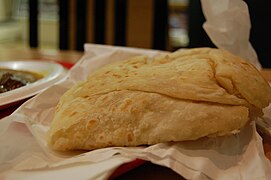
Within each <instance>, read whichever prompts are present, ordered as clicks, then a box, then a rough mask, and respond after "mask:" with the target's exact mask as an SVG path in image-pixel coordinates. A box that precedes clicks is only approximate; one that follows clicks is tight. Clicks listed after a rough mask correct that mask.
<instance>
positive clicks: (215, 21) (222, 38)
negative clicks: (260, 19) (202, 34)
mask: <svg viewBox="0 0 271 180" xmlns="http://www.w3.org/2000/svg"><path fill="white" fill-rule="evenodd" d="M201 4H202V10H203V14H204V16H205V18H206V22H205V23H204V24H203V28H204V29H205V31H206V33H207V34H208V36H209V37H210V39H211V40H212V42H213V43H214V44H215V45H216V46H217V47H218V48H220V49H226V50H228V51H230V52H232V53H233V54H236V55H238V56H240V57H242V58H244V59H246V60H247V61H249V62H250V63H251V64H253V65H254V66H255V67H257V68H258V69H261V64H260V63H259V61H258V57H257V54H256V52H255V50H254V49H253V47H252V45H251V43H250V42H249V35H250V28H251V23H250V17H249V11H248V7H247V4H246V3H245V2H244V1H243V0H201Z"/></svg>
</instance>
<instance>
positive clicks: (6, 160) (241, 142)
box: [0, 45, 271, 179]
mask: <svg viewBox="0 0 271 180" xmlns="http://www.w3.org/2000/svg"><path fill="white" fill-rule="evenodd" d="M85 49H86V51H85V55H84V56H83V57H82V59H81V60H80V61H79V62H78V63H77V64H76V65H75V66H74V67H73V68H72V69H71V71H70V73H69V78H68V79H67V80H66V81H64V82H62V83H60V84H57V85H54V86H52V87H50V88H48V89H47V90H45V91H44V92H42V93H41V94H39V95H38V96H36V97H34V98H32V99H30V100H29V101H27V102H26V103H24V104H23V105H22V106H21V107H20V108H19V109H18V110H17V111H16V112H14V113H13V114H12V115H11V116H9V117H7V118H5V119H3V120H1V121H0V133H1V134H0V142H1V143H0V179H22V178H25V179H106V178H107V177H109V176H110V174H111V173H112V172H113V171H114V170H115V169H116V168H117V167H118V166H119V165H121V164H123V163H126V162H130V161H133V160H135V159H137V158H139V159H144V160H148V161H151V162H153V163H155V164H159V165H162V166H166V167H169V168H171V169H173V170H174V171H175V172H177V173H179V174H180V175H182V176H183V177H184V178H186V179H208V178H211V179H270V178H271V163H270V162H269V160H268V159H267V158H266V157H265V156H264V152H263V147H262V142H261V140H262V139H261V137H260V136H259V135H258V134H257V132H256V128H255V123H254V122H252V123H251V124H248V125H247V126H246V127H245V128H244V129H242V130H241V132H240V133H239V134H236V135H232V136H227V137H217V138H202V139H200V140H197V141H188V142H176V143H160V144H156V145H153V146H149V147H130V148H124V147H113V148H104V149H98V150H94V151H90V152H73V153H65V154H64V153H61V154H60V153H57V152H54V151H52V150H50V149H49V148H48V147H47V144H46V140H45V136H46V133H47V131H48V128H49V124H50V122H51V120H52V117H53V111H54V107H55V105H56V104H57V102H58V99H59V98H60V96H61V95H62V94H63V93H64V92H65V91H66V90H67V89H69V88H70V87H71V86H72V85H73V84H74V83H76V82H78V81H81V80H83V79H85V77H86V76H87V75H88V74H89V73H90V72H92V71H94V70H95V69H97V68H100V67H101V66H104V65H106V64H108V63H110V62H114V61H120V60H124V59H127V58H129V57H132V56H136V55H142V54H145V55H149V56H151V57H153V56H156V55H159V54H163V53H164V52H160V51H153V50H143V49H134V48H120V47H112V46H99V45H86V46H85Z"/></svg>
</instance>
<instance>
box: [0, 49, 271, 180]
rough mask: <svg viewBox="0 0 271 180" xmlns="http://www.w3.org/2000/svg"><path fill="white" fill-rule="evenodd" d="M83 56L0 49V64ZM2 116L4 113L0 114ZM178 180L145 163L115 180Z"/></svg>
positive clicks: (268, 144) (269, 153)
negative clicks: (140, 179)
mask: <svg viewBox="0 0 271 180" xmlns="http://www.w3.org/2000/svg"><path fill="white" fill-rule="evenodd" d="M82 56H83V52H78V51H57V50H39V49H21V48H18V49H16V48H15V49H11V48H5V47H0V62H1V61H13V60H22V61H23V60H47V61H59V62H64V63H76V62H77V61H78V60H79V59H80V58H81V57H82ZM261 73H262V75H263V77H264V78H265V79H266V80H267V81H269V82H271V69H263V70H262V71H261ZM16 108H17V107H11V108H9V111H13V110H15V109H16ZM1 113H2V116H3V115H7V114H8V113H9V112H7V113H6V114H5V112H4V111H2V112H0V114H1ZM261 136H262V137H263V147H264V151H265V155H266V157H267V158H268V159H270V160H271V138H270V137H269V136H267V135H264V134H261ZM127 178H129V179H138V178H148V179H168V178H170V179H180V178H181V177H180V176H179V175H178V174H176V173H175V172H174V171H172V170H171V169H168V168H165V167H162V166H158V165H155V164H152V163H150V162H146V163H144V164H143V165H140V166H139V167H137V168H135V169H133V170H130V171H128V172H127V173H125V174H122V175H121V176H118V178H117V179H127Z"/></svg>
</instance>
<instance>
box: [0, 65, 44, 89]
mask: <svg viewBox="0 0 271 180" xmlns="http://www.w3.org/2000/svg"><path fill="white" fill-rule="evenodd" d="M42 77H43V76H42V75H40V74H37V73H34V72H29V71H22V70H13V69H3V68H0V93H4V92H7V91H10V90H13V89H17V88H19V87H22V86H25V85H27V84H29V83H33V82H35V81H37V80H39V79H41V78H42Z"/></svg>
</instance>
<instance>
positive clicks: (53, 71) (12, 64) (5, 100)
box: [0, 61, 67, 109]
mask: <svg viewBox="0 0 271 180" xmlns="http://www.w3.org/2000/svg"><path fill="white" fill-rule="evenodd" d="M0 68H7V69H13V70H25V71H30V72H35V73H38V74H41V75H43V78H42V79H39V80H38V81H36V82H33V83H30V84H28V85H26V86H22V87H20V88H17V89H14V90H11V91H8V92H5V93H0V109H3V108H6V107H8V106H9V105H11V104H14V103H16V102H18V101H21V100H23V99H26V98H29V97H31V96H34V95H35V94H38V93H39V92H41V91H42V90H44V89H46V88H47V87H49V86H51V85H53V84H55V83H57V82H59V81H61V80H63V79H65V78H66V74H67V73H66V70H65V68H64V67H63V66H61V65H60V64H57V63H54V62H45V61H5V62H0Z"/></svg>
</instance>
